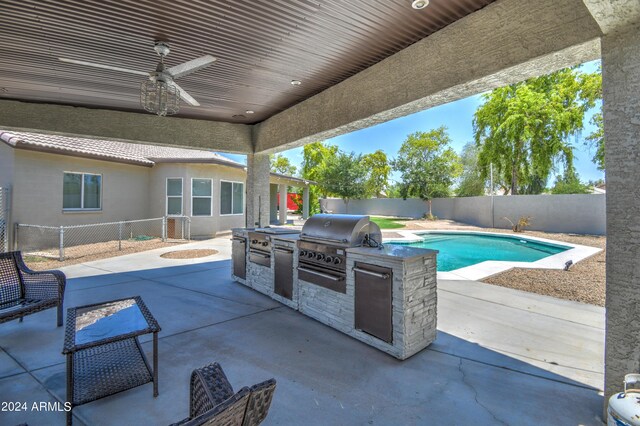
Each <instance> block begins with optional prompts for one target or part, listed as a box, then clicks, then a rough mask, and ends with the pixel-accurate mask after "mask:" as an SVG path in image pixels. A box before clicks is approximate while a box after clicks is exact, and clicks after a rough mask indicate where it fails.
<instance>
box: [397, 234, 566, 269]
mask: <svg viewBox="0 0 640 426" xmlns="http://www.w3.org/2000/svg"><path fill="white" fill-rule="evenodd" d="M420 236H421V237H423V240H422V241H420V242H415V243H409V244H403V245H408V246H410V247H420V248H428V249H433V250H439V251H440V252H439V253H438V271H453V270H454V269H459V268H464V267H465V266H470V265H475V264H476V263H480V262H484V261H485V260H506V261H511V262H535V261H536V260H540V259H543V258H545V257H547V256H551V255H554V254H558V253H561V252H563V251H565V250H568V249H569V248H570V247H566V246H560V245H553V244H547V243H542V242H538V241H532V240H526V239H524V238H518V237H510V236H498V235H496V236H494V235H478V234H462V233H430V234H423V235H420ZM393 244H397V243H393Z"/></svg>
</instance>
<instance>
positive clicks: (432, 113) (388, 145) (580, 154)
mask: <svg viewBox="0 0 640 426" xmlns="http://www.w3.org/2000/svg"><path fill="white" fill-rule="evenodd" d="M599 64H600V61H599V60H598V61H592V62H588V63H585V64H583V65H582V66H581V67H580V70H581V71H584V72H593V71H596V70H597V68H598V65H599ZM481 104H482V98H481V95H476V96H471V97H469V98H465V99H461V100H458V101H455V102H451V103H448V104H445V105H440V106H437V107H434V108H431V109H428V110H426V111H421V112H417V113H415V114H411V115H408V116H405V117H400V118H396V119H395V120H391V121H388V122H386V123H382V124H378V125H376V126H373V127H369V128H366V129H362V130H357V131H355V132H351V133H347V134H344V135H341V136H337V137H335V138H331V139H327V140H326V141H325V142H327V143H330V144H333V145H337V146H338V147H339V148H340V149H341V150H343V151H347V152H351V151H354V152H356V153H362V154H367V153H370V152H374V151H376V150H378V149H381V150H383V151H384V152H385V153H386V154H387V156H388V157H389V158H393V157H395V156H396V155H397V153H398V150H399V149H400V146H401V145H402V142H404V140H405V139H406V137H407V135H408V134H410V133H413V132H416V131H428V130H430V129H434V128H437V127H440V126H446V127H447V129H448V133H449V136H450V137H451V139H452V141H453V142H452V146H453V149H454V150H455V151H456V152H458V153H460V152H461V151H462V147H463V146H464V145H465V144H466V143H467V142H472V141H473V128H472V120H473V114H474V113H475V111H476V109H477V108H478V106H480V105H481ZM599 107H600V106H599V105H598V106H597V107H596V108H594V109H593V110H591V111H589V112H588V113H587V114H586V116H585V121H584V127H585V128H584V130H583V131H582V135H580V136H579V137H578V138H576V139H575V140H572V141H571V143H572V144H573V146H574V148H575V150H574V154H575V165H576V169H577V171H578V174H579V175H580V179H581V180H583V181H585V182H586V181H588V180H597V179H601V178H604V173H603V172H601V171H599V170H598V169H597V167H596V166H595V164H594V163H593V162H592V161H591V158H592V157H593V153H594V149H591V148H589V147H585V146H584V143H583V141H584V138H585V137H586V136H588V135H589V134H590V133H591V132H592V131H593V130H594V128H593V126H591V125H590V124H589V120H590V119H591V117H592V115H593V114H594V113H595V112H597V110H598V109H599ZM281 154H284V155H285V156H286V157H287V158H289V160H290V161H291V163H292V164H295V165H299V164H301V163H302V148H295V149H290V150H288V151H283V152H282V153H281ZM223 155H226V156H227V157H229V158H231V159H233V160H236V161H239V162H242V163H246V157H245V156H244V155H233V154H223ZM561 171H562V170H559V172H561ZM391 179H392V180H397V179H398V175H397V174H396V173H394V174H392V176H391ZM552 184H553V176H552V177H551V178H550V179H549V182H548V185H552Z"/></svg>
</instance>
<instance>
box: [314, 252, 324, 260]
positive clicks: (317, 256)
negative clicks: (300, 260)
mask: <svg viewBox="0 0 640 426" xmlns="http://www.w3.org/2000/svg"><path fill="white" fill-rule="evenodd" d="M316 259H317V260H322V259H324V254H322V253H318V254H316Z"/></svg>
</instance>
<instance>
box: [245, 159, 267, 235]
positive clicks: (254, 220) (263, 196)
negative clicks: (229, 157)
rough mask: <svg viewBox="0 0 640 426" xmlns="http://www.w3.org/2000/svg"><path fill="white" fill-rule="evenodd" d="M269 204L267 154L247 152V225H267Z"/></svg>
mask: <svg viewBox="0 0 640 426" xmlns="http://www.w3.org/2000/svg"><path fill="white" fill-rule="evenodd" d="M269 205H270V204H269V155H268V154H247V212H246V224H247V227H249V228H251V227H254V226H267V225H269Z"/></svg>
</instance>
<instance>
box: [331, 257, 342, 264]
mask: <svg viewBox="0 0 640 426" xmlns="http://www.w3.org/2000/svg"><path fill="white" fill-rule="evenodd" d="M333 263H334V264H335V265H339V264H341V263H342V259H340V258H339V257H336V258H335V259H333Z"/></svg>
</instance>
